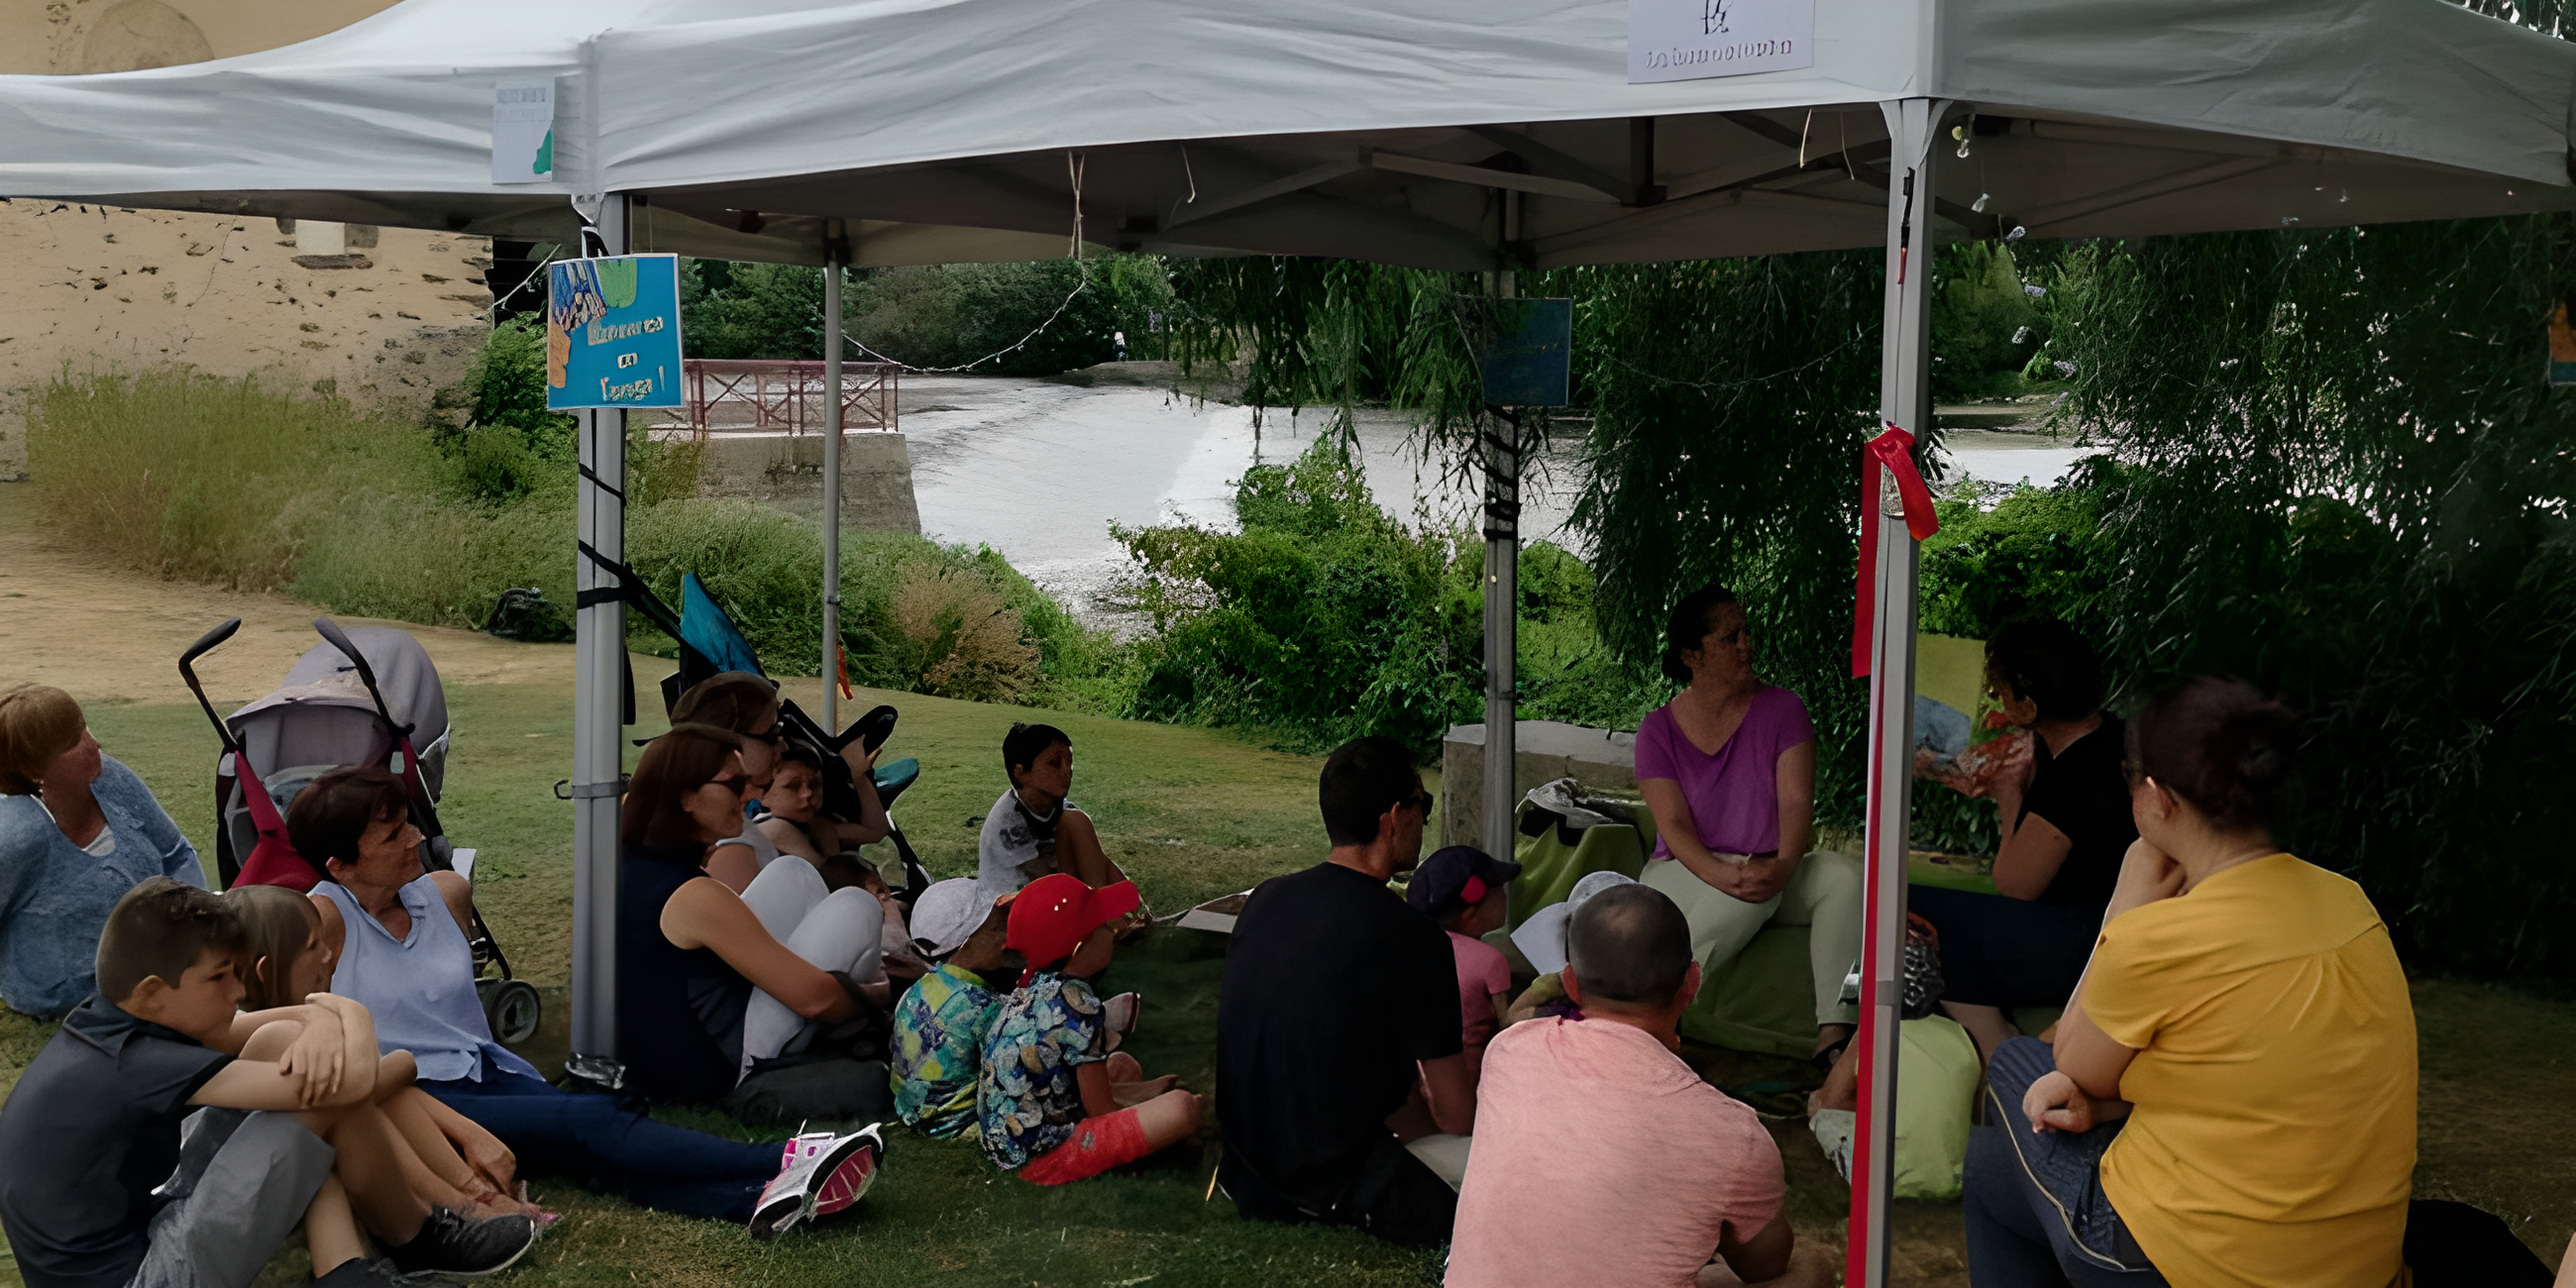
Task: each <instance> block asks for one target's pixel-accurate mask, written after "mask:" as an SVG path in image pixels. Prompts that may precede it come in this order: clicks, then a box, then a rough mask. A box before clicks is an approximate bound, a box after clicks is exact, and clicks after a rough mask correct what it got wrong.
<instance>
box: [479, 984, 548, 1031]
mask: <svg viewBox="0 0 2576 1288" xmlns="http://www.w3.org/2000/svg"><path fill="white" fill-rule="evenodd" d="M541 1009H542V1005H541V1003H539V1001H538V1000H537V990H536V986H535V985H533V984H530V983H528V982H527V981H526V980H520V979H513V980H505V981H503V982H502V984H501V986H500V987H499V988H496V989H493V990H492V993H491V995H490V996H489V997H487V998H485V999H484V1001H483V1018H485V1019H487V1020H489V1021H491V1023H492V1040H493V1041H495V1042H498V1043H500V1044H501V1045H503V1046H517V1045H519V1044H520V1043H522V1042H525V1041H527V1040H528V1039H530V1038H533V1037H535V1036H536V1035H537V1017H538V1015H539V1013H540V1011H541Z"/></svg>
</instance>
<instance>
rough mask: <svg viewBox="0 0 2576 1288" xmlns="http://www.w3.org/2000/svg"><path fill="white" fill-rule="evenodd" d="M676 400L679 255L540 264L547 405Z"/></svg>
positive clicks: (567, 407) (673, 403)
mask: <svg viewBox="0 0 2576 1288" xmlns="http://www.w3.org/2000/svg"><path fill="white" fill-rule="evenodd" d="M682 401H683V400H682V398H681V396H680V258H679V256H677V255H617V256H613V257H610V258H607V259H559V260H556V261H555V262H554V263H551V264H548V265H546V409H547V410H549V411H574V410H577V409H580V408H584V407H677V406H680V405H681V403H682Z"/></svg>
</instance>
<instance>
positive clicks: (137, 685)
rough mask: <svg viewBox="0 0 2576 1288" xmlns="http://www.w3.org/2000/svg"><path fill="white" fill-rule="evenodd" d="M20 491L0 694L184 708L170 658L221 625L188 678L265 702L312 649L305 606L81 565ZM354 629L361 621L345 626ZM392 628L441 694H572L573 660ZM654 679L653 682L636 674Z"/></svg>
mask: <svg viewBox="0 0 2576 1288" xmlns="http://www.w3.org/2000/svg"><path fill="white" fill-rule="evenodd" d="M34 501H35V493H34V491H33V490H32V489H31V488H29V487H28V485H26V484H24V483H0V551H5V552H6V553H5V555H0V689H6V688H8V687H10V686H13V685H16V684H19V683H21V682H24V681H31V680H32V681H38V682H41V683H45V684H51V685H56V686H58V687H60V688H63V689H65V690H67V691H69V692H70V693H71V694H72V695H73V696H75V697H77V698H79V699H81V700H82V701H84V702H89V701H99V700H109V699H123V700H127V701H133V702H185V701H188V700H189V699H188V691H187V689H186V688H185V687H184V686H183V685H182V684H181V683H180V681H179V671H178V666H177V663H178V658H179V653H180V651H181V650H183V649H185V648H186V647H187V646H188V645H189V643H190V642H191V641H193V640H195V639H196V638H197V637H198V636H199V635H201V634H203V633H204V632H205V631H206V630H207V629H209V628H210V627H213V626H214V625H215V624H216V623H218V622H221V621H223V620H224V619H225V618H227V617H233V616H239V617H240V618H241V619H242V629H241V632H240V633H239V634H237V635H235V636H234V637H233V639H232V641H231V642H229V643H227V644H225V645H224V646H223V647H222V648H220V649H218V650H216V651H215V652H213V653H211V654H209V655H208V656H207V657H206V658H205V660H204V661H203V662H201V663H200V664H199V665H198V668H197V674H198V675H199V677H200V678H202V679H204V680H205V682H206V689H207V692H208V693H209V694H211V695H213V696H214V698H215V700H216V701H217V702H218V703H219V704H220V703H225V702H240V701H246V700H248V699H250V698H253V697H257V696H259V695H260V694H263V693H266V692H268V691H269V690H270V689H271V688H274V687H275V686H276V684H277V681H278V679H279V677H281V676H283V675H285V674H286V669H287V668H288V667H289V666H292V665H294V662H295V659H296V658H298V657H301V656H302V655H303V654H304V651H305V650H306V649H308V648H311V647H313V646H314V645H315V644H316V643H319V642H320V641H319V639H318V637H316V636H315V635H314V633H313V625H312V623H313V618H314V617H315V616H316V615H317V614H318V613H319V612H320V610H319V609H316V608H315V607H314V606H312V605H310V604H306V603H302V602H300V601H297V600H293V599H289V598H287V597H285V596H283V595H274V594H240V593H236V592H233V591H227V590H224V589H222V588H220V587H214V586H203V585H199V584H197V583H195V582H185V581H164V580H162V579H160V578H158V577H153V576H149V575H147V574H144V573H138V572H134V571H131V570H129V569H126V568H124V567H122V566H117V565H111V564H103V563H100V562H98V561H95V560H90V559H85V558H82V557H80V556H78V555H75V554H72V553H70V552H68V551H65V550H63V549H60V548H58V547H56V546H54V545H52V544H50V543H48V542H47V541H46V540H45V539H44V537H43V536H42V534H41V530H40V526H39V523H38V516H37V515H36V514H35V513H33V511H34ZM341 620H342V621H343V622H345V623H346V624H350V625H357V624H360V623H361V622H362V621H364V620H365V619H360V618H344V619H341ZM388 624H391V625H402V626H403V627H404V629H406V630H409V631H410V632H411V633H412V634H414V635H415V636H418V637H419V639H420V641H421V643H422V644H423V645H425V646H427V647H428V649H429V653H430V657H431V659H432V660H433V661H435V662H436V663H437V664H438V669H439V673H440V675H441V676H442V677H444V679H445V680H446V682H447V683H449V684H461V683H477V682H486V681H516V682H528V683H547V682H553V683H559V684H561V685H563V686H564V687H565V688H566V689H569V688H570V687H571V685H572V649H571V648H570V647H568V646H534V645H527V644H517V643H512V642H510V641H507V640H497V639H494V638H492V637H491V636H488V635H479V634H476V633H475V632H472V631H461V630H452V629H448V628H445V627H437V626H412V625H408V624H404V623H388ZM646 673H647V674H656V672H650V671H648V672H646Z"/></svg>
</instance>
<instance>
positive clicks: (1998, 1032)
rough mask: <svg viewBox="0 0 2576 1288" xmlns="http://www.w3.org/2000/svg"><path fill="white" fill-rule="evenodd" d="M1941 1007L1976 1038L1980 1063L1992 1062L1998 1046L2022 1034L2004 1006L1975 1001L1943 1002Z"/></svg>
mask: <svg viewBox="0 0 2576 1288" xmlns="http://www.w3.org/2000/svg"><path fill="white" fill-rule="evenodd" d="M1941 1009H1942V1010H1943V1011H1945V1012H1948V1013H1949V1016H1950V1018H1951V1019H1954V1020H1957V1021H1958V1022H1959V1027H1960V1028H1963V1029H1966V1030H1967V1031H1968V1036H1969V1037H1970V1038H1972V1039H1975V1041H1976V1044H1977V1062H1978V1063H1979V1064H1990V1063H1992V1062H1993V1061H1994V1058H1995V1048H1996V1047H1999V1046H2002V1045H2003V1044H2004V1043H2005V1042H2007V1041H2010V1040H2011V1039H2013V1038H2017V1037H2020V1036H2021V1030H2020V1029H2017V1028H2014V1027H2013V1022H2012V1017H2010V1016H2007V1015H2005V1014H2004V1012H2003V1008H2002V1007H1998V1006H1984V1005H1980V1004H1978V1003H1975V1002H1943V1003H1941Z"/></svg>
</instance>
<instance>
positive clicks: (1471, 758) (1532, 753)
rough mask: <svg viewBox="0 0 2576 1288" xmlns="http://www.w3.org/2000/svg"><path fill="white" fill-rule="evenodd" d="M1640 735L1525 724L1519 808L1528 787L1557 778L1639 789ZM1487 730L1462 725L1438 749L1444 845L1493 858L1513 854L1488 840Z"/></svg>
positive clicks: (1518, 738)
mask: <svg viewBox="0 0 2576 1288" xmlns="http://www.w3.org/2000/svg"><path fill="white" fill-rule="evenodd" d="M1636 763H1637V735H1636V734H1634V733H1622V732H1620V731H1618V730H1615V729H1587V728H1584V727H1583V726H1581V725H1570V724H1563V723H1560V722H1558V721H1555V720H1523V721H1521V722H1520V723H1519V724H1518V725H1517V726H1516V727H1515V728H1514V731H1513V756H1512V796H1513V801H1514V803H1515V804H1517V803H1518V801H1519V798H1520V797H1521V796H1522V795H1525V794H1527V793H1528V791H1529V789H1531V788H1533V787H1536V786H1538V785H1539V784H1541V783H1545V782H1553V781H1555V780H1556V779H1559V778H1571V779H1573V780H1575V781H1576V782H1578V783H1581V784H1583V785H1584V786H1586V787H1599V788H1607V789H1612V790H1617V791H1622V792H1634V791H1635V790H1636V786H1637V773H1636ZM1484 813H1485V726H1483V725H1481V724H1468V725H1459V726H1457V727H1455V728H1453V729H1451V730H1450V731H1449V736H1448V738H1446V739H1445V740H1443V741H1442V743H1441V748H1440V843H1441V844H1442V845H1473V846H1476V847H1478V848H1480V849H1482V850H1484V851H1485V852H1486V853H1489V854H1509V853H1510V852H1511V846H1510V843H1509V841H1508V839H1506V840H1505V841H1504V842H1503V843H1502V844H1501V845H1500V846H1499V847H1498V846H1496V845H1489V844H1487V843H1486V841H1485V839H1484V831H1485V826H1484Z"/></svg>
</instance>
